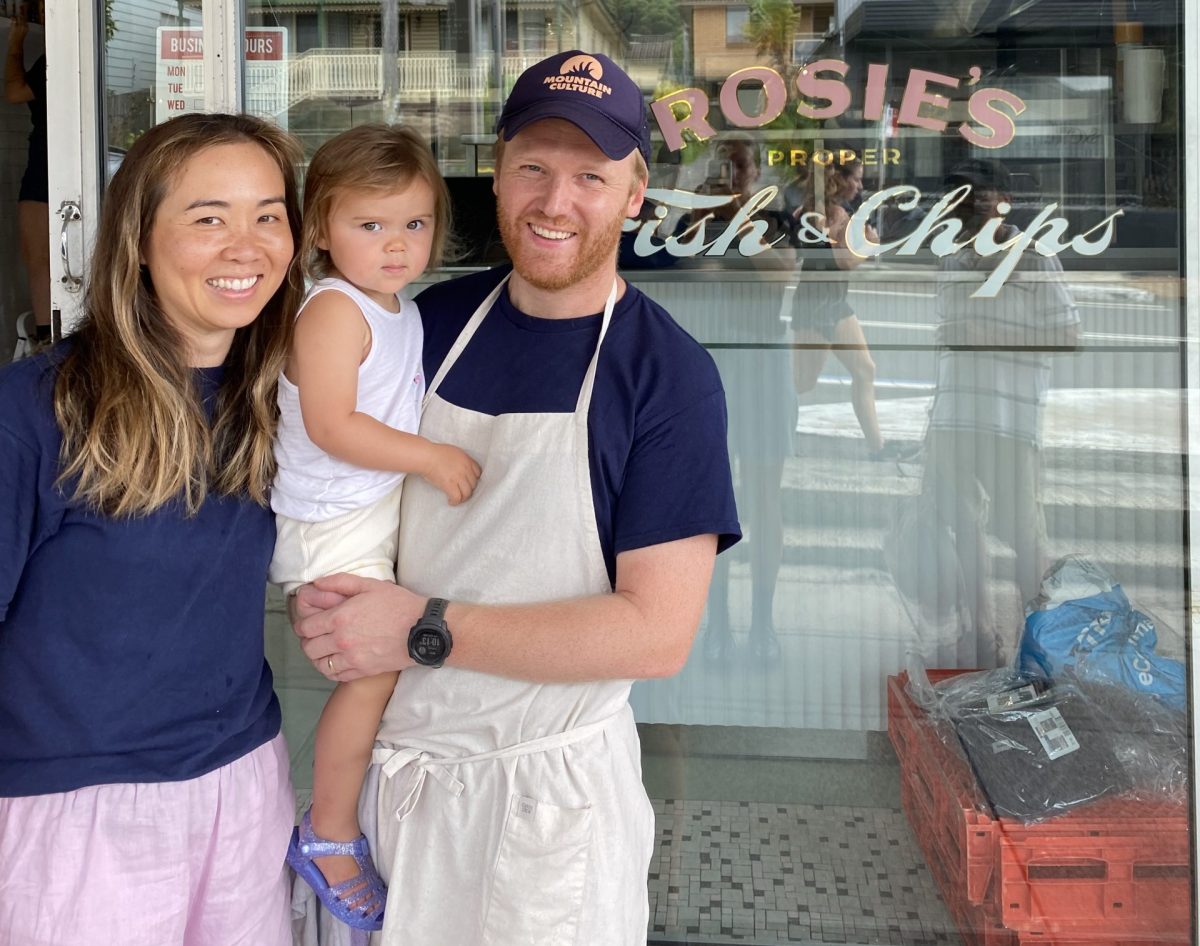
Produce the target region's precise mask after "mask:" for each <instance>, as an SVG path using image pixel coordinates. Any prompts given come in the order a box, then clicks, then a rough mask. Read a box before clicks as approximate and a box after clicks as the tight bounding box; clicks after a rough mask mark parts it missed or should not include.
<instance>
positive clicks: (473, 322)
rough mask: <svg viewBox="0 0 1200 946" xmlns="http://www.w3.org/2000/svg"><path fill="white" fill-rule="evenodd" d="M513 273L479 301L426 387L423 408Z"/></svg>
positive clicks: (506, 275) (507, 274)
mask: <svg viewBox="0 0 1200 946" xmlns="http://www.w3.org/2000/svg"><path fill="white" fill-rule="evenodd" d="M511 275H512V272H511V271H509V272H508V273H506V274H505V276H504V278H503V279H501V280H500V282H499V284H498V285H497V286H496V288H495V289H493V290H492V291H491V292H489V293H488V296H487V298H486V299H484V300H483V302H481V303H479V307H478V308H477V309H476V310H475V312H474V313H473V314H472V316H471V318H470V320H469V321H468V322H467V324H466V325H465V326H464V327H463V330H462V331H461V332H459V333H458V338H456V339H455V340H454V344H453V345H451V346H450V350H449V351H448V352H446V357H445V358H443V359H442V366H441V367H440V368H438V372H437V374H436V375H434V376H433V380H432V381H431V382H429V386H428V387H427V388H426V389H425V397H424V398H423V399H422V401H421V409H422V410H424V409H425V408H426V407H428V406H429V399H430V398H431V397H432V396H433V392H434V391H436V390H437V389H438V386H439V385H440V384H441V383H442V379H443V378H445V377H446V374H447V372H449V371H450V369H451V368H453V367H454V363H455V362H456V361H458V356H459V355H461V354H462V353H463V349H465V348H466V347H467V343H468V342H469V341H470V340H471V339H472V337H474V335H475V332H476V331H478V329H479V326H480V325H481V324H482V323H483V319H484V316H486V315H487V314H488V313H489V312H491V311H492V306H494V305H495V304H496V300H497V299H499V298H500V293H502V292H503V291H504V286H505V284H506V283H507V282H508V279H509V277H510V276H511Z"/></svg>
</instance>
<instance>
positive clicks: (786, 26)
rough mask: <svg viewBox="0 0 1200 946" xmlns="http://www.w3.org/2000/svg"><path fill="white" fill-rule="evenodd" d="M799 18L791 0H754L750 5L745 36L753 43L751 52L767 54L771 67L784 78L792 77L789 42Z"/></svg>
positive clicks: (794, 32) (761, 54)
mask: <svg viewBox="0 0 1200 946" xmlns="http://www.w3.org/2000/svg"><path fill="white" fill-rule="evenodd" d="M798 20H799V17H798V16H797V14H796V7H795V4H794V3H793V2H792V0H754V2H753V3H751V4H750V19H749V22H748V23H747V24H746V38H747V39H749V40H750V42H752V43H753V44H754V51H755V52H756V53H758V55H759V56H766V57H767V59H768V60H769V61H770V63H771V68H772V69H774V70H775V71H776V72H778V73H779V74H780V75H781V76H783V77H784V78H785V79H790V78H791V76H790V72H791V70H792V43H793V40H794V39H795V36H796V24H797V22H798Z"/></svg>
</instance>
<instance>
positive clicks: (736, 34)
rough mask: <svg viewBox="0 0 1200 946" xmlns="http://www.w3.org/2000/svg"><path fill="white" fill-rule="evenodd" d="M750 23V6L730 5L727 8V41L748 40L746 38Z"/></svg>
mask: <svg viewBox="0 0 1200 946" xmlns="http://www.w3.org/2000/svg"><path fill="white" fill-rule="evenodd" d="M749 25H750V8H749V7H728V8H727V9H726V10H725V42H727V43H745V42H748V40H747V39H746V27H747V26H749Z"/></svg>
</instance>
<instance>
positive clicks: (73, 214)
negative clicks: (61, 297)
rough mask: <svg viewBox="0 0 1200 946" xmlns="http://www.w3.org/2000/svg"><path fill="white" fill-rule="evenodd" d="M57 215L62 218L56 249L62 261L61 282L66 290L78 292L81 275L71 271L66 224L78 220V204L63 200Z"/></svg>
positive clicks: (79, 214) (80, 285)
mask: <svg viewBox="0 0 1200 946" xmlns="http://www.w3.org/2000/svg"><path fill="white" fill-rule="evenodd" d="M58 215H59V216H60V217H61V218H62V231H61V233H60V235H59V241H58V251H59V253H60V254H61V255H62V262H63V277H62V284H63V285H64V286H65V287H66V289H67V292H79V290H80V289H82V288H83V277H81V276H76V275H75V274H74V273H73V272H71V251H70V249H69V248H68V241H67V225H68V224H71V223H74V222H76V221H78V220H79V219H80V218H81V217H82V216H83V214H82V213H81V212H80V210H79V204H77V203H75V201H73V200H64V201H63V202H62V203H61V204H60V205H59V208H58Z"/></svg>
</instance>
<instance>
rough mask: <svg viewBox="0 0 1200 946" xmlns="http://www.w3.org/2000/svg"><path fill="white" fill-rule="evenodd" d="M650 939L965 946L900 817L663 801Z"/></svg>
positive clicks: (871, 811) (658, 811) (884, 812)
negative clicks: (951, 945)
mask: <svg viewBox="0 0 1200 946" xmlns="http://www.w3.org/2000/svg"><path fill="white" fill-rule="evenodd" d="M654 811H655V820H656V824H657V830H658V850H657V854H656V856H655V859H654V860H653V862H652V863H651V866H650V913H651V918H650V941H651V942H652V943H655V942H660V943H661V942H670V943H713V944H718V943H722V944H723V943H755V944H778V943H862V944H867V943H872V944H874V943H888V944H903V946H927V944H928V946H933V944H942V943H947V944H949V943H955V944H956V943H958V942H959V938H958V934H957V932H956V931H955V929H954V924H953V922H952V920H951V919H950V916H949V914H948V913H947V912H946V909H945V907H944V906H943V905H942V902H941V899H940V897H939V896H938V893H937V889H936V886H935V884H934V881H933V877H932V876H931V875H930V873H929V869H928V868H927V867H926V866H925V863H924V861H923V860H922V858H921V853H920V851H919V850H918V848H917V845H916V841H915V839H914V838H913V835H912V833H911V832H910V830H909V828H908V824H907V822H906V821H905V820H904V815H903V814H902V813H901V812H900V811H899V810H897V809H892V808H850V807H842V806H835V805H779V804H764V803H756V802H746V801H742V802H728V801H727V802H705V801H676V800H670V799H668V800H656V801H655V802H654Z"/></svg>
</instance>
